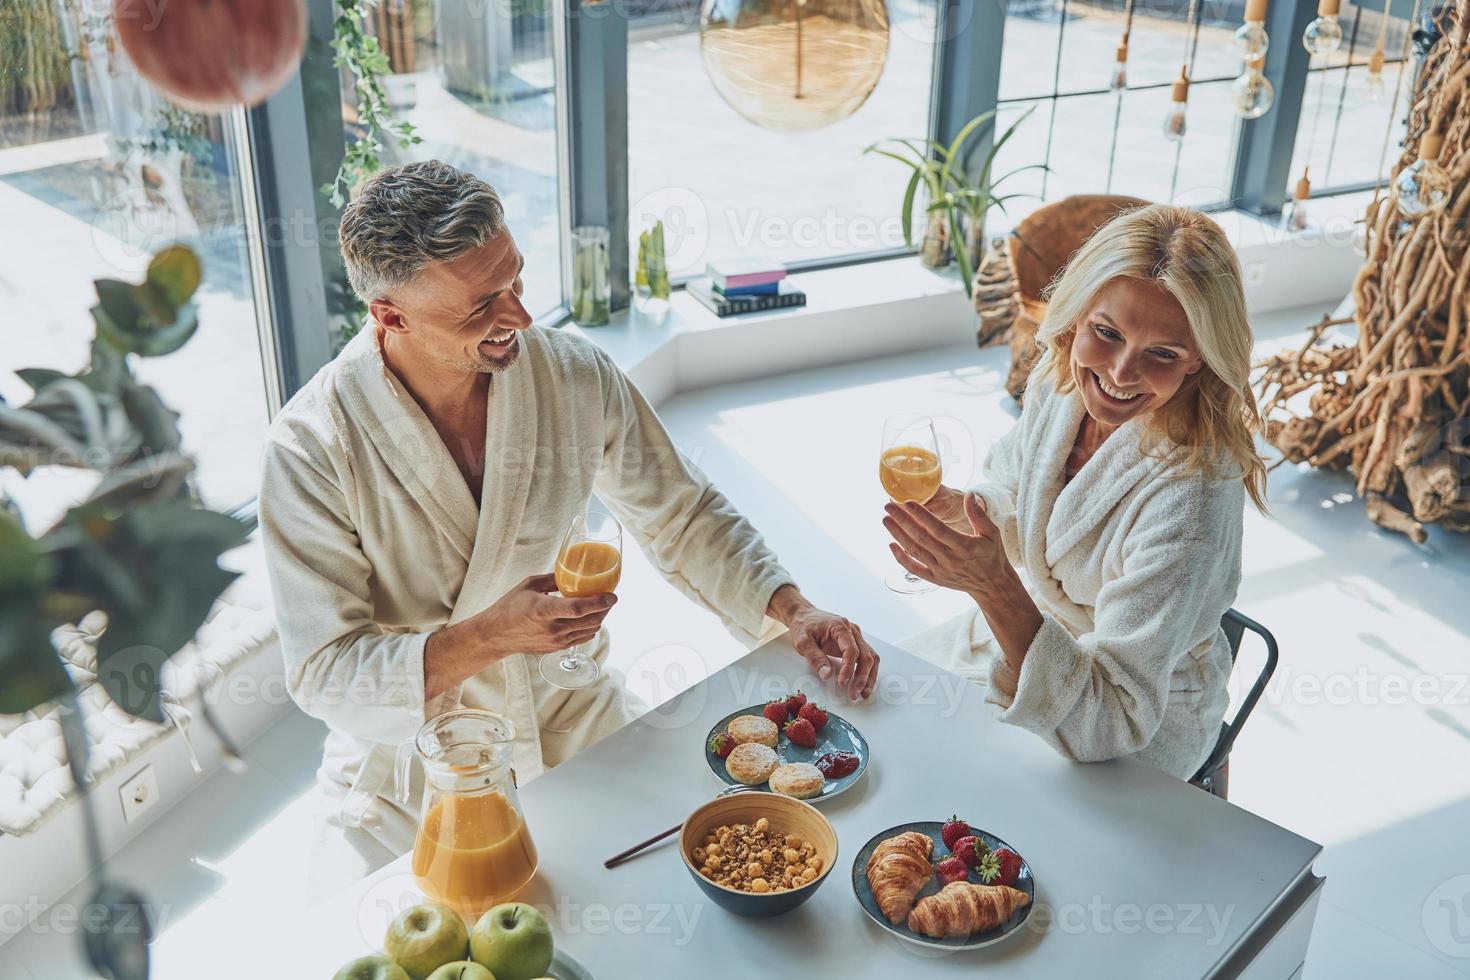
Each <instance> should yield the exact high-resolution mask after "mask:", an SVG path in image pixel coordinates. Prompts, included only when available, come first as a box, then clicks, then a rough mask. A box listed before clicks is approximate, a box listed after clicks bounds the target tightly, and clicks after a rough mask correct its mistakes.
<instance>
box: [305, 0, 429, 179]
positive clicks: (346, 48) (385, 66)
mask: <svg viewBox="0 0 1470 980" xmlns="http://www.w3.org/2000/svg"><path fill="white" fill-rule="evenodd" d="M334 2H335V3H336V9H337V19H336V20H335V21H334V22H333V24H332V50H334V51H336V52H337V56H336V58H335V59H333V61H332V63H333V64H334V65H336V66H337V67H338V68H346V69H348V70H349V71H351V72H352V77H353V88H354V90H355V91H356V93H357V112H358V123H359V132H358V138H357V139H356V140H355V141H354V142H352V143H350V144H348V146H347V150H346V152H345V153H344V154H343V156H342V166H341V167H340V168H339V169H338V170H337V177H336V179H335V180H333V181H332V182H331V183H330V184H325V185H323V186H322V193H323V194H326V195H327V196H329V197H330V198H331V199H332V204H333V205H334V206H336V207H339V208H340V207H341V206H342V205H343V204H345V203H346V202H347V198H348V197H349V196H350V195H351V193H352V188H353V187H355V186H356V185H357V183H358V182H359V181H361V180H363V179H365V178H367V177H370V176H372V175H373V174H375V173H377V172H378V170H379V169H380V168H381V167H382V165H383V162H382V156H381V154H382V152H383V149H384V147H385V141H386V140H388V139H392V140H395V141H396V142H397V143H398V145H399V146H401V147H403V148H404V149H407V148H408V147H410V146H413V145H415V144H417V143H422V142H423V138H422V137H420V136H419V135H418V134H417V132H416V131H415V130H414V127H413V124H412V123H409V122H404V121H402V120H395V119H394V118H393V113H392V111H391V110H389V108H388V97H387V95H386V94H385V93H384V91H383V83H382V82H381V81H380V77H381V76H382V75H385V74H389V73H391V71H392V68H391V66H390V65H389V63H388V56H387V54H386V53H385V52H384V51H383V49H382V47H381V46H380V45H379V44H378V39H377V38H376V37H374V36H373V35H371V34H369V33H368V32H367V31H366V30H365V29H364V26H363V25H364V24H365V23H366V18H367V12H368V10H369V9H370V8H373V7H376V6H377V5H378V0H334Z"/></svg>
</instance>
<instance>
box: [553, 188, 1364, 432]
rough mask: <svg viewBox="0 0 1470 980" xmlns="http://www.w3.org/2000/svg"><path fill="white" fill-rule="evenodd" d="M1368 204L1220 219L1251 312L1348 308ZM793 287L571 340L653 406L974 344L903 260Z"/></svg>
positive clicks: (685, 297) (625, 318)
mask: <svg viewBox="0 0 1470 980" xmlns="http://www.w3.org/2000/svg"><path fill="white" fill-rule="evenodd" d="M1370 197H1371V195H1356V194H1354V195H1342V196H1340V197H1332V198H1321V199H1318V200H1314V201H1312V202H1310V205H1309V214H1310V215H1311V217H1312V224H1311V226H1310V227H1309V228H1308V229H1307V230H1306V231H1303V232H1299V233H1295V234H1290V233H1286V232H1283V231H1281V230H1280V229H1279V228H1278V227H1277V225H1276V223H1275V222H1272V221H1267V220H1263V219H1261V218H1259V217H1256V216H1255V215H1252V214H1247V213H1245V212H1241V211H1225V212H1220V213H1218V214H1214V215H1212V217H1213V218H1214V219H1215V220H1216V221H1217V222H1219V224H1220V226H1221V227H1222V228H1223V229H1224V230H1225V234H1226V236H1227V237H1228V238H1229V239H1230V241H1231V242H1232V243H1233V244H1234V245H1235V247H1236V251H1237V253H1238V254H1239V257H1240V264H1241V269H1242V271H1243V274H1244V277H1245V295H1246V305H1247V307H1248V308H1249V310H1250V312H1251V313H1252V314H1253V315H1259V314H1263V313H1270V312H1273V311H1276V310H1284V309H1296V308H1299V307H1302V306H1305V305H1307V304H1311V303H1317V302H1322V303H1328V304H1329V305H1330V304H1332V303H1335V302H1336V301H1338V300H1340V299H1341V298H1342V296H1343V295H1344V293H1345V292H1346V290H1347V289H1348V287H1349V285H1350V283H1351V282H1352V276H1353V273H1354V272H1355V271H1356V270H1357V268H1358V266H1359V265H1360V264H1361V261H1362V260H1361V258H1360V257H1359V256H1358V255H1357V253H1356V252H1354V250H1353V248H1352V232H1353V221H1354V219H1355V218H1358V217H1359V216H1360V215H1361V211H1362V209H1363V207H1364V206H1366V204H1367V202H1368V200H1369V198H1370ZM790 280H791V282H792V283H793V284H794V285H796V286H798V287H799V288H801V289H802V290H804V291H805V292H806V294H807V305H806V306H801V307H795V308H791V309H784V310H771V311H769V312H766V313H751V314H745V315H741V316H731V317H724V318H721V317H717V316H715V315H714V314H713V313H711V312H710V311H709V310H708V309H706V308H705V307H704V306H703V305H701V304H700V302H699V301H698V300H696V299H695V298H694V297H693V296H691V295H689V294H688V293H687V292H685V291H684V290H678V291H676V292H675V293H674V295H673V297H672V300H671V302H670V304H669V310H668V314H667V315H666V316H665V317H663V318H662V319H658V320H654V319H650V318H648V317H645V316H642V315H640V314H638V313H637V312H635V311H633V310H626V311H623V312H620V313H618V314H615V315H614V316H613V319H612V322H611V323H610V324H609V325H607V326H605V327H579V326H576V325H575V324H568V325H567V327H566V328H565V329H567V330H572V331H575V332H577V333H580V334H581V335H583V336H585V337H587V338H588V339H590V340H592V341H593V342H594V343H596V344H597V345H598V346H599V347H601V348H602V349H603V350H605V351H607V352H608V353H609V354H611V355H612V357H613V359H614V360H615V361H616V362H617V364H618V366H619V367H621V368H622V369H623V370H624V371H625V372H627V374H628V376H629V377H630V378H632V379H633V381H634V382H635V383H636V384H637V385H638V386H639V387H640V388H641V389H642V390H643V392H644V393H645V395H647V397H648V399H649V400H650V401H651V402H652V403H653V404H654V405H658V404H661V403H662V402H664V401H665V400H667V399H668V398H670V397H671V396H673V395H675V394H677V393H678V392H681V391H689V390H693V389H698V388H706V387H709V386H711V385H718V384H727V383H731V382H735V381H744V380H749V379H752V378H758V377H765V376H769V375H774V374H784V373H786V372H789V371H800V370H805V369H809V368H814V367H825V366H828V365H833V364H841V363H844V362H848V361H858V360H866V359H869V358H876V357H883V356H887V355H892V354H901V353H909V352H912V351H916V350H924V349H928V348H934V347H943V346H948V345H952V344H961V343H967V342H969V343H973V341H974V337H975V314H974V311H973V309H972V308H971V305H970V300H969V298H968V297H967V296H966V295H965V291H964V289H963V288H962V287H961V285H960V278H959V273H958V272H957V271H956V270H955V268H954V267H953V266H951V267H950V268H949V269H945V270H943V271H938V272H936V271H934V270H932V269H927V268H925V267H924V266H923V265H922V264H920V262H919V260H918V259H917V258H915V257H913V256H903V257H900V258H894V259H885V260H882V261H877V262H864V263H859V264H856V265H849V266H841V267H839V268H835V269H824V270H822V271H820V272H803V273H799V274H795V275H792V276H791V277H790Z"/></svg>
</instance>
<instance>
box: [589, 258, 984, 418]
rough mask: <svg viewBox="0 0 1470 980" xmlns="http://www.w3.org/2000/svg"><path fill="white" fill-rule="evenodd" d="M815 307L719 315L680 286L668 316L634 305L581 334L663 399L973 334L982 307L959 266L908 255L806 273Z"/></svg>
mask: <svg viewBox="0 0 1470 980" xmlns="http://www.w3.org/2000/svg"><path fill="white" fill-rule="evenodd" d="M790 281H791V282H792V283H793V284H794V285H796V286H797V287H799V288H800V289H802V290H803V291H805V293H806V294H807V305H806V306H800V307H794V308H788V309H783V310H771V311H769V312H764V313H750V314H744V315H740V316H731V317H723V318H722V317H717V316H715V315H714V314H713V313H711V312H710V311H709V310H708V309H706V308H705V307H704V306H703V305H701V304H700V302H699V301H698V300H697V299H695V298H694V297H693V296H691V295H690V294H689V293H687V292H685V291H684V290H682V289H681V290H677V291H675V292H674V294H673V297H672V298H671V300H670V303H669V310H668V314H667V315H666V316H665V317H663V318H662V319H660V320H654V319H650V318H648V317H644V316H642V315H640V314H638V313H637V312H635V311H633V310H626V311H623V312H620V313H617V314H615V315H614V316H613V319H612V322H611V323H610V324H608V325H607V326H605V327H579V326H576V325H575V324H568V325H567V327H566V328H565V329H567V330H572V331H575V332H577V333H580V334H581V335H582V336H585V337H587V338H588V339H589V340H591V341H593V342H594V343H596V344H597V345H598V346H599V347H601V348H602V349H603V350H605V351H607V352H608V353H609V354H611V355H612V356H613V359H614V360H615V361H616V362H617V363H618V366H619V367H621V368H622V369H623V370H624V371H625V372H627V374H628V376H629V377H631V378H632V379H633V380H634V382H635V383H637V384H638V386H639V387H640V388H641V389H643V391H644V393H645V394H646V395H647V396H648V398H649V400H650V401H652V402H653V403H654V404H655V405H657V404H659V403H660V402H662V401H664V400H665V399H666V398H668V397H669V396H671V395H673V394H675V393H677V392H680V391H685V390H689V389H693V388H704V387H708V386H710V385H717V384H725V383H728V382H732V381H740V380H745V379H748V378H755V377H763V376H766V375H772V374H782V373H785V372H788V371H799V370H803V369H806V368H811V367H820V366H825V365H829V364H839V363H843V362H846V361H857V360H866V359H868V358H873V357H881V356H884V355H886V354H892V353H900V352H907V351H912V350H920V349H924V348H928V347H939V346H945V345H949V344H955V343H963V342H965V341H967V340H969V341H973V339H974V336H975V314H974V312H973V310H972V308H971V306H970V300H969V298H968V297H967V296H966V295H965V291H964V289H963V288H962V287H961V285H960V278H959V274H958V273H957V272H955V271H954V270H953V268H951V269H948V270H944V271H941V272H936V271H934V270H932V269H926V268H925V267H924V266H923V265H922V264H920V263H919V261H918V259H915V258H912V257H907V256H906V257H903V258H898V259H888V260H884V261H880V262H865V263H861V264H857V265H850V266H842V267H840V268H836V269H823V270H821V271H819V272H803V273H800V274H797V275H793V276H791V277H790Z"/></svg>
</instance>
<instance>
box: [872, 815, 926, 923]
mask: <svg viewBox="0 0 1470 980" xmlns="http://www.w3.org/2000/svg"><path fill="white" fill-rule="evenodd" d="M933 850H934V841H933V840H932V839H930V838H929V837H928V836H926V835H924V834H920V833H916V832H914V831H912V830H910V831H908V832H906V833H902V834H899V835H898V836H897V837H890V838H888V839H887V840H886V841H883V842H882V843H881V844H879V845H878V846H877V847H876V848H875V849H874V850H873V856H872V857H870V858H868V884H869V885H870V886H871V887H872V889H873V898H874V900H875V901H877V903H878V908H879V909H881V910H882V912H883V914H884V916H886V917H887V918H888V921H889V922H892V923H893V924H894V925H898V924H899V923H900V922H902V921H903V920H904V916H906V915H908V914H909V909H911V908H913V907H914V896H915V895H917V894H919V892H920V891H921V890H922V889H923V887H924V886H925V885H927V884H928V883H929V879H930V878H932V877H933V876H934V868H933V866H932V865H931V864H930V863H929V855H930V853H931V852H933Z"/></svg>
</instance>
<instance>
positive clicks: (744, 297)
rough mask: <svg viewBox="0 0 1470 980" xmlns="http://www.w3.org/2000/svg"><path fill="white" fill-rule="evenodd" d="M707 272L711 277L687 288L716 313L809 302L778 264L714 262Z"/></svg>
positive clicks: (777, 307)
mask: <svg viewBox="0 0 1470 980" xmlns="http://www.w3.org/2000/svg"><path fill="white" fill-rule="evenodd" d="M706 271H707V272H708V273H709V277H708V278H706V279H695V280H694V281H692V282H690V283H689V285H688V287H687V288H688V290H689V292H690V293H691V294H692V295H693V296H694V298H695V299H697V300H699V301H700V302H701V303H703V304H704V305H705V306H707V307H709V310H710V312H712V313H714V315H715V316H735V315H736V314H739V313H757V312H759V311H761V310H777V309H782V308H784V307H787V306H805V305H806V293H804V292H802V291H801V290H799V289H797V288H795V287H794V286H792V285H791V283H789V282H786V281H785V279H786V270H785V269H783V268H781V267H780V266H779V265H776V264H775V263H772V262H763V261H759V260H754V259H741V260H734V261H724V262H711V263H710V264H709V265H708V267H707V269H706Z"/></svg>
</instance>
